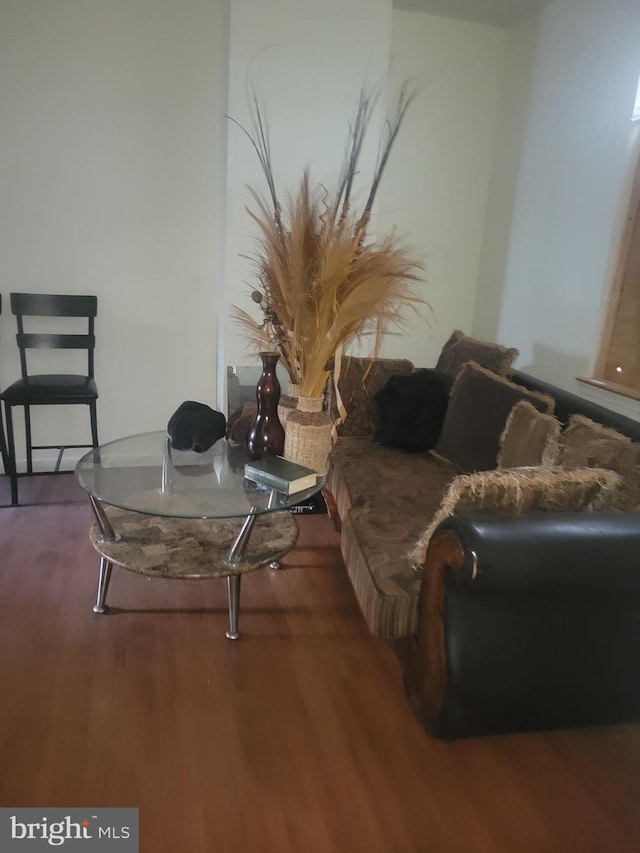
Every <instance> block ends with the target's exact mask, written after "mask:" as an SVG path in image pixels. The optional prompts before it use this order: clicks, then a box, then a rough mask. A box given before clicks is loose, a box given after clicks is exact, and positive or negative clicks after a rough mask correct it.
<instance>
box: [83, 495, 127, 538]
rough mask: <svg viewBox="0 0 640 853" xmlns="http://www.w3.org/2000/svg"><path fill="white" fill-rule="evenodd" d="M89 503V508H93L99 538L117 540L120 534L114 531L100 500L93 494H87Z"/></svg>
mask: <svg viewBox="0 0 640 853" xmlns="http://www.w3.org/2000/svg"><path fill="white" fill-rule="evenodd" d="M89 503H90V504H91V509H92V510H93V514H94V516H95V518H96V524H97V525H98V530H99V531H100V539H101V540H102V541H103V542H119V541H120V535H119V534H118V533H116V532H115V531H114V529H113V527H112V526H111V522H110V521H109V518H108V516H107V513H106V512H105V511H104V507H103V506H102V501H99V500H98V499H97V498H94V496H93V495H89Z"/></svg>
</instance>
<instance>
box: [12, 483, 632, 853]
mask: <svg viewBox="0 0 640 853" xmlns="http://www.w3.org/2000/svg"><path fill="white" fill-rule="evenodd" d="M20 489H21V494H22V497H23V500H24V501H25V503H26V505H25V506H21V507H19V508H13V509H12V508H6V507H5V508H0V688H1V690H2V693H1V696H0V805H2V806H15V807H17V806H38V807H45V806H60V807H76V806H79V807H91V806H96V807H99V806H102V807H104V806H136V807H139V809H140V829H141V842H140V850H141V851H142V853H224V851H228V853H252V852H253V851H255V853H271V851H275V852H276V853H287V851H295V853H316V851H317V853H359V851H363V853H364V851H367V853H392V851H397V853H412V852H413V851H416V853H448V851H455V853H458V851H459V853H467V851H472V852H473V851H487V853H495V852H497V851H499V852H500V853H501V852H502V851H505V853H521V852H522V851H525V853H528V851H532V853H538V851H540V853H555V851H558V853H582V851H593V853H604V852H605V851H612V853H613V851H615V853H624V851H633V850H640V727H638V726H624V727H612V728H607V729H590V730H585V731H580V732H555V733H551V734H530V735H519V736H509V737H499V738H487V739H475V740H468V741H457V742H454V743H446V742H440V741H437V740H433V739H431V738H430V737H429V736H428V735H427V734H426V733H425V732H424V731H423V730H422V728H421V727H420V726H419V725H418V723H417V722H416V721H415V720H414V718H413V717H412V715H411V712H410V709H409V706H408V704H407V702H406V700H405V696H404V693H403V689H402V680H401V671H400V666H399V663H398V658H397V656H396V655H395V653H394V651H393V650H392V649H391V648H390V647H389V646H387V645H385V644H384V643H382V642H381V641H378V640H376V639H375V638H374V637H372V636H371V635H370V634H369V633H368V631H367V629H366V626H365V624H364V622H363V620H362V618H361V616H360V613H359V610H358V608H357V605H356V601H355V598H354V595H353V592H352V590H351V587H350V584H349V582H348V579H347V577H346V574H345V570H344V566H343V564H342V561H341V557H340V552H339V547H338V537H337V534H336V533H335V530H334V529H333V527H332V525H331V521H330V519H329V518H328V517H326V516H324V517H323V516H315V517H306V518H303V519H301V525H300V526H301V533H300V539H299V543H298V547H297V549H296V550H295V551H294V552H292V553H291V554H290V555H289V556H288V557H287V558H286V559H285V561H284V568H283V569H282V570H280V571H273V570H270V569H265V570H261V571H258V572H255V573H253V574H251V575H249V576H247V577H246V578H245V579H244V581H243V590H242V602H241V618H240V629H241V631H242V638H241V639H240V640H239V641H238V642H235V643H234V642H230V641H229V640H227V639H226V638H225V636H224V631H225V628H226V625H227V611H226V585H225V583H224V581H209V582H189V581H158V580H149V579H146V578H143V577H140V576H136V575H133V574H131V573H128V572H126V571H122V570H118V569H114V576H113V578H112V582H111V590H110V595H109V600H110V602H111V604H112V606H113V609H112V612H111V613H109V614H108V615H106V616H96V615H94V614H93V613H92V610H91V607H92V604H93V600H94V593H95V581H96V570H97V559H96V555H95V553H94V552H93V550H92V548H91V546H90V544H89V541H88V536H87V530H88V526H89V523H90V511H89V508H88V506H87V504H86V500H85V499H84V497H83V495H82V494H81V493H80V491H79V489H78V488H77V487H76V486H75V483H74V482H73V478H72V477H57V478H51V477H49V478H45V477H39V478H34V479H32V480H29V481H26V480H22V481H21V483H20ZM7 497H8V484H7V483H6V478H4V477H0V505H1V504H2V503H3V502H4V503H5V504H6V503H7ZM639 677H640V674H639Z"/></svg>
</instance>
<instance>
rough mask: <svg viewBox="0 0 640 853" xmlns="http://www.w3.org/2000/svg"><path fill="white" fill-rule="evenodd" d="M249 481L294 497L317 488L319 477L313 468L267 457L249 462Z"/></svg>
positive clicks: (245, 474)
mask: <svg viewBox="0 0 640 853" xmlns="http://www.w3.org/2000/svg"><path fill="white" fill-rule="evenodd" d="M244 476H245V477H246V479H247V480H251V481H252V482H254V483H259V484H260V485H263V486H266V487H267V488H270V489H275V490H276V491H278V492H282V493H283V494H285V495H293V494H295V493H296V492H302V491H304V489H310V488H312V487H313V486H315V484H316V482H317V478H318V475H317V473H316V472H315V471H314V470H313V469H312V468H307V467H306V466H304V465H298V463H297V462H291V460H290V459H285V458H284V457H283V456H265V457H264V459H256V460H255V461H253V462H247V464H246V465H245V466H244Z"/></svg>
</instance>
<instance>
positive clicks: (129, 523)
mask: <svg viewBox="0 0 640 853" xmlns="http://www.w3.org/2000/svg"><path fill="white" fill-rule="evenodd" d="M247 458H248V457H247V452H246V449H245V448H244V447H235V446H232V445H230V444H228V443H227V441H225V440H224V439H221V440H219V441H217V442H216V443H215V444H214V445H213V447H212V448H211V449H210V450H208V451H207V452H206V453H195V452H192V451H177V450H173V449H171V446H170V440H169V436H168V435H167V434H166V432H163V431H159V432H148V433H142V434H140V435H134V436H129V437H127V438H121V439H118V440H117V441H112V442H109V443H107V444H103V445H100V447H96V448H94V449H93V450H91V451H90V452H89V453H87V454H85V456H83V457H82V459H80V461H79V462H78V464H77V465H76V469H75V475H76V478H77V480H78V482H79V483H80V485H81V486H82V488H83V489H85V491H86V492H87V493H88V495H89V501H90V503H91V507H92V509H93V512H94V515H95V522H94V523H93V524H92V526H91V530H90V534H89V535H90V539H91V543H92V545H93V547H94V548H95V549H96V551H97V552H98V554H99V555H100V567H99V572H98V593H97V599H96V604H95V605H94V608H93V610H94V612H95V613H106V612H107V610H108V607H107V604H106V597H107V591H108V588H109V581H110V578H111V570H112V568H113V565H114V564H115V565H118V566H122V567H123V568H126V569H128V570H129V571H133V572H137V573H139V574H144V575H148V576H152V577H161V578H181V579H197V580H202V579H205V578H223V577H226V578H227V589H228V604H229V630H228V631H227V632H226V636H227V637H228V638H229V639H230V640H236V639H238V637H239V636H240V634H239V632H238V616H239V609H240V580H241V577H242V575H243V574H245V573H246V572H251V571H254V570H255V569H258V568H260V567H261V566H264V565H272V566H273V567H277V565H278V563H277V561H278V560H279V559H280V557H281V556H283V555H284V554H286V553H287V552H288V551H290V550H291V549H292V548H293V546H294V545H295V542H296V539H297V536H298V525H297V523H296V520H295V518H294V516H293V514H292V513H291V512H289V509H290V508H291V507H293V506H295V505H296V504H298V503H303V502H304V501H306V500H308V499H309V498H310V497H312V496H313V495H315V494H316V493H317V492H319V491H320V489H321V488H322V487H323V485H324V484H325V480H326V478H324V477H320V476H319V477H318V479H317V482H316V485H315V486H313V487H312V488H309V489H306V490H304V491H301V492H297V493H296V494H292V495H286V494H283V493H282V492H277V491H275V490H273V489H269V488H268V487H265V486H260V485H258V484H257V483H253V482H251V481H250V480H246V479H245V478H244V464H245V462H246V461H247Z"/></svg>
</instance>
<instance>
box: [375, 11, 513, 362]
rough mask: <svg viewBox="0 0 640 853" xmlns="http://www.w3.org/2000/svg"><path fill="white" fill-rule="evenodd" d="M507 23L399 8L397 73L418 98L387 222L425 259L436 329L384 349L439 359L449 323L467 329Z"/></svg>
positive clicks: (396, 167) (420, 328)
mask: <svg viewBox="0 0 640 853" xmlns="http://www.w3.org/2000/svg"><path fill="white" fill-rule="evenodd" d="M505 40H506V30H504V29H503V28H500V27H493V26H484V25H481V24H474V23H469V22H463V21H456V20H452V19H447V18H440V17H436V16H433V15H425V14H421V13H416V12H403V11H398V10H396V11H395V12H394V16H393V40H392V63H391V72H392V73H391V80H392V82H396V83H397V82H398V81H401V80H403V79H406V78H407V77H412V78H413V80H414V83H415V87H416V89H417V91H418V96H417V98H416V100H415V102H414V103H413V104H412V106H411V108H410V110H409V113H408V114H407V119H406V124H405V125H404V126H403V128H402V130H401V134H400V136H399V138H398V141H397V147H396V148H395V150H394V153H393V156H392V159H391V161H390V165H389V169H388V172H387V174H386V178H385V182H384V186H383V192H382V193H381V200H380V210H381V214H380V221H381V224H384V225H386V226H390V225H393V224H395V225H397V227H398V230H399V232H400V233H401V234H406V235H407V240H406V242H407V245H409V246H410V247H412V248H413V249H414V250H415V252H416V253H417V254H419V255H420V256H422V258H423V260H424V262H425V264H426V271H425V281H424V284H423V286H422V293H423V295H424V298H425V299H426V300H427V302H428V303H429V304H430V306H431V308H432V313H429V312H428V311H427V312H426V316H427V318H428V319H429V322H430V323H431V328H429V327H428V326H426V325H425V324H424V323H419V322H415V321H414V322H411V324H410V325H409V327H408V332H409V335H408V336H407V337H405V336H393V337H389V338H388V339H387V340H386V341H385V343H384V346H383V354H384V355H388V356H397V357H401V356H406V357H409V358H411V359H412V360H413V361H414V362H415V363H416V364H418V365H422V366H429V365H433V364H435V361H436V359H437V356H438V354H439V352H440V349H441V348H442V344H443V343H444V342H445V340H446V339H447V338H448V337H449V335H450V334H451V331H452V329H454V328H462V329H464V330H466V331H470V327H471V323H472V318H473V310H474V303H475V291H476V285H477V280H478V267H479V262H480V251H481V243H482V233H483V227H484V217H485V207H486V197H487V191H488V186H489V178H490V173H491V164H492V152H493V146H494V142H495V135H496V125H497V116H498V109H499V104H500V96H501V88H502V70H503V59H504V48H505Z"/></svg>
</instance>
